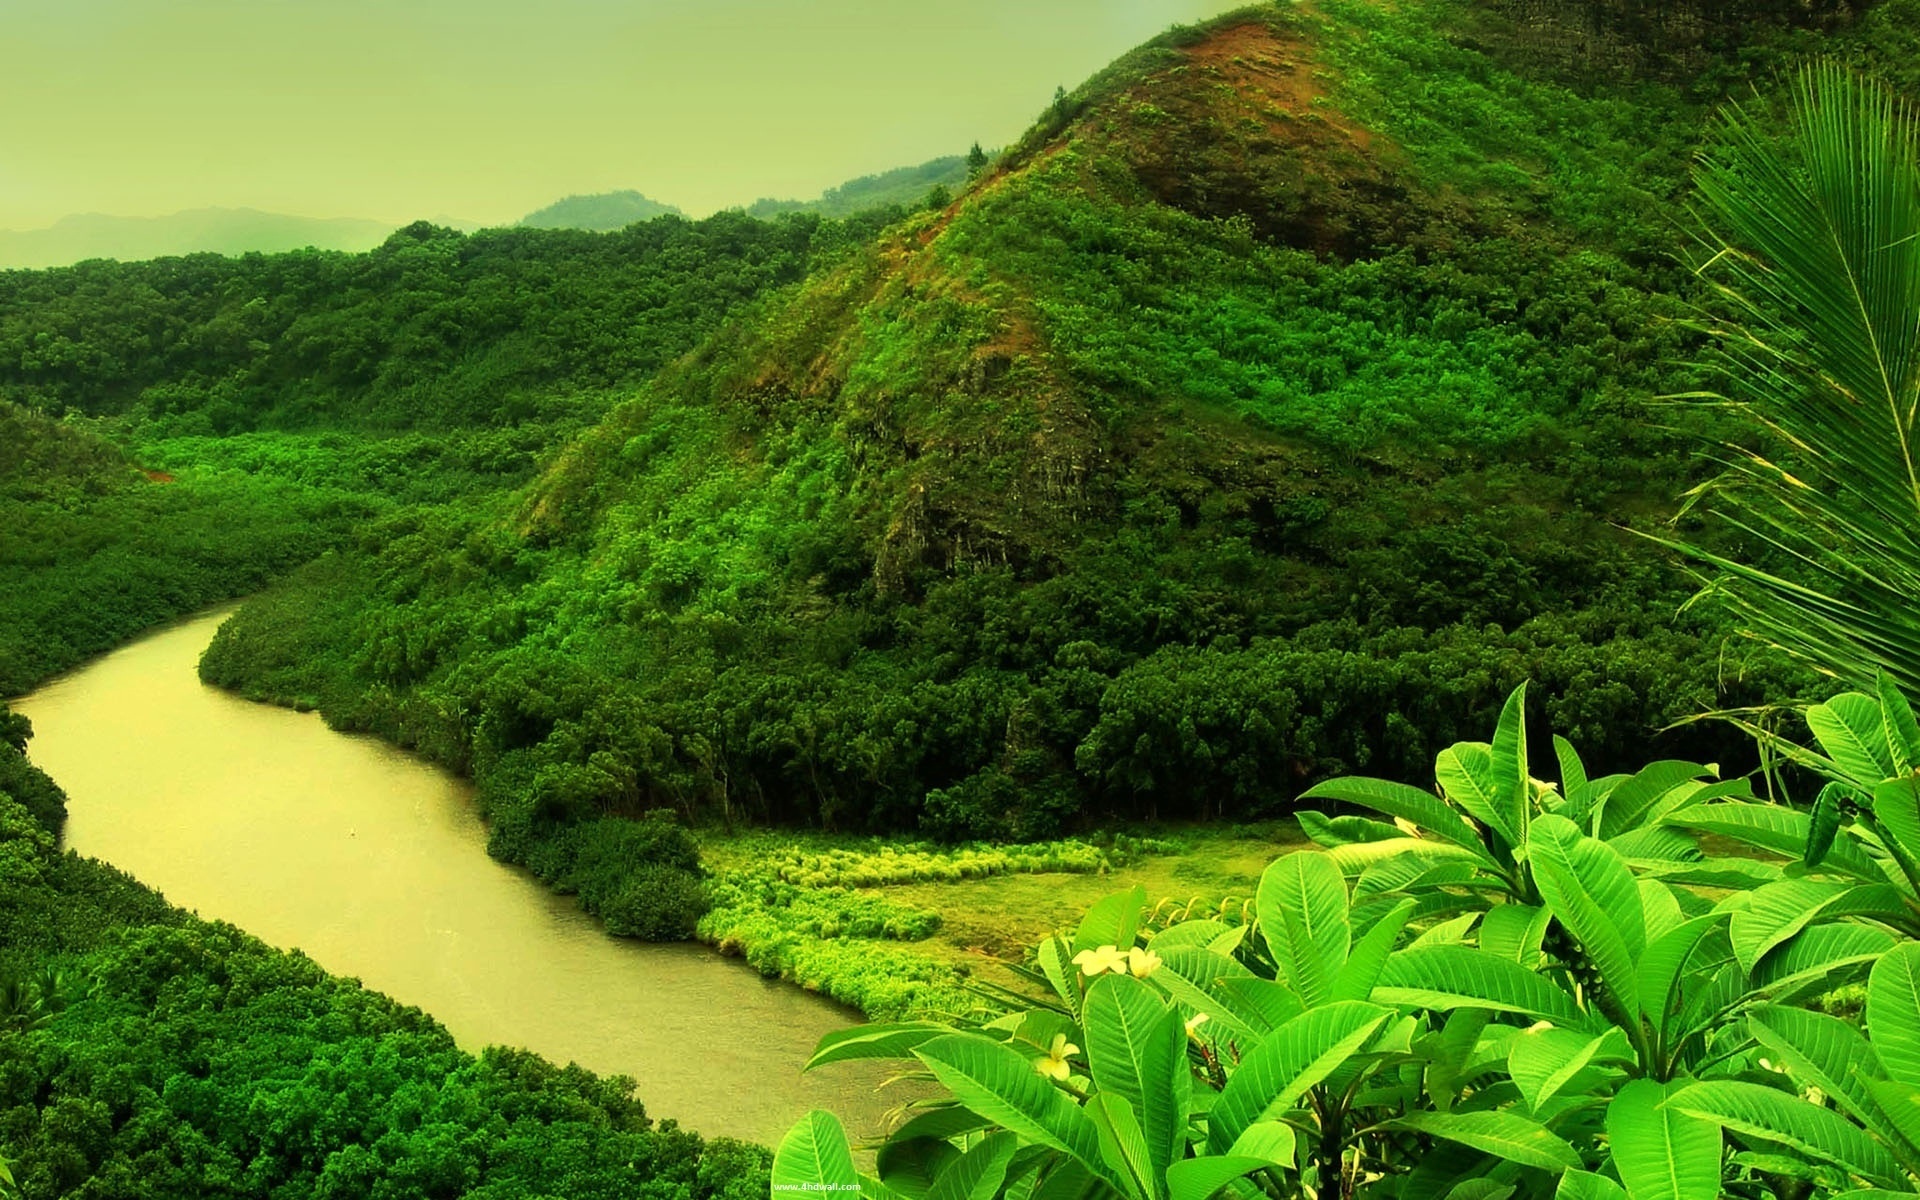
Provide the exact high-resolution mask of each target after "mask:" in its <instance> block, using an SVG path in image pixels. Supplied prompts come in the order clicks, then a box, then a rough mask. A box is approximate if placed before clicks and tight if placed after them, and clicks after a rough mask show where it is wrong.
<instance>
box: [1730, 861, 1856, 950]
mask: <svg viewBox="0 0 1920 1200" xmlns="http://www.w3.org/2000/svg"><path fill="white" fill-rule="evenodd" d="M1851 887H1852V885H1851V884H1846V883H1841V882H1839V881H1836V880H1825V879H1782V880H1781V881H1780V882H1778V883H1770V884H1768V885H1767V886H1765V887H1763V888H1757V889H1755V890H1754V891H1753V892H1751V893H1749V894H1748V898H1747V906H1746V907H1745V908H1743V909H1740V910H1738V911H1736V912H1735V913H1734V914H1733V920H1732V923H1731V924H1730V925H1729V926H1728V929H1727V932H1728V936H1729V937H1731V938H1732V939H1733V953H1734V956H1735V957H1736V958H1738V959H1739V960H1740V966H1741V967H1742V968H1743V969H1744V970H1747V971H1752V970H1753V968H1754V964H1756V963H1758V962H1759V961H1760V956H1761V955H1763V954H1765V953H1766V952H1767V951H1769V950H1771V949H1773V948H1774V947H1775V946H1778V945H1779V944H1780V943H1782V942H1784V941H1786V940H1787V939H1788V938H1790V937H1792V936H1793V935H1794V934H1796V933H1799V932H1800V931H1801V930H1802V929H1804V928H1806V927H1807V925H1808V924H1809V923H1811V922H1812V921H1814V920H1817V919H1818V918H1819V916H1820V911H1821V908H1822V907H1823V906H1824V905H1825V904H1826V903H1827V902H1828V901H1830V900H1833V899H1835V898H1836V897H1838V896H1840V895H1842V894H1843V893H1845V892H1846V891H1848V890H1849V889H1850V888H1851Z"/></svg>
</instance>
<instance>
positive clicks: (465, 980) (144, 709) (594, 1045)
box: [19, 611, 891, 1142]
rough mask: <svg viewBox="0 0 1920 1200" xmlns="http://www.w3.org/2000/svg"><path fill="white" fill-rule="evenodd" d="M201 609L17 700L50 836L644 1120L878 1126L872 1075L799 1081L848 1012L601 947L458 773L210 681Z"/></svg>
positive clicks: (721, 1130) (667, 953)
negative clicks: (40, 778) (48, 810)
mask: <svg viewBox="0 0 1920 1200" xmlns="http://www.w3.org/2000/svg"><path fill="white" fill-rule="evenodd" d="M222 616H223V613H222V612H220V611H215V612H211V613H203V614H201V615H199V616H197V617H194V618H191V619H189V620H186V621H183V622H180V623H177V624H174V625H171V626H168V627H166V628H164V629H162V630H160V631H158V632H156V633H154V634H152V635H150V636H148V637H146V638H143V639H141V640H139V641H136V642H134V643H131V644H129V645H127V646H125V647H123V648H121V649H120V650H118V651H115V652H114V653H112V654H110V655H108V656H106V657H104V658H102V659H99V660H96V661H95V662H93V663H91V664H89V665H87V666H86V667H83V668H81V669H80V670H77V671H75V672H72V673H71V674H68V675H66V676H63V677H62V678H60V679H59V680H56V681H55V682H54V683H52V684H51V685H49V686H48V687H46V688H44V689H42V690H40V691H37V692H35V693H32V694H31V695H30V696H28V697H27V698H25V699H24V700H23V701H22V702H21V703H20V705H19V708H20V711H21V712H22V713H24V714H25V715H26V716H27V717H29V718H30V719H31V720H32V721H33V723H34V726H35V730H36V736H35V739H34V742H33V753H34V757H35V759H36V761H38V762H39V764H40V765H41V766H42V767H43V768H44V769H46V770H47V771H48V772H49V773H50V774H51V775H52V776H53V777H54V778H55V779H56V780H57V781H58V782H59V783H61V784H62V785H63V786H64V787H65V788H66V790H67V791H68V793H69V795H70V797H71V802H70V805H69V811H70V817H69V821H68V825H67V842H68V845H69V846H70V847H71V848H73V849H74V850H76V851H78V852H80V853H81V854H86V855H91V856H94V857H96V858H99V859H101V860H103V861H105V862H108V863H112V864H113V865H114V866H116V867H119V868H121V869H122V870H125V871H128V872H130V873H131V874H132V875H133V876H135V877H136V878H138V879H139V880H141V881H142V882H143V883H145V884H147V885H148V886H150V887H153V888H156V889H157V890H159V891H161V892H163V893H165V895H166V896H167V897H168V899H169V900H171V901H172V902H174V903H175V904H177V905H179V906H181V907H182V908H185V909H189V910H196V911H198V912H199V913H200V914H202V915H203V916H206V917H209V918H217V919H220V920H224V921H231V922H232V923H234V924H235V925H238V926H240V927H242V928H244V929H246V930H247V931H248V932H249V933H251V934H254V935H255V936H258V937H260V938H262V939H264V940H265V941H267V942H268V943H270V944H272V945H275V946H278V947H281V948H283V949H290V948H293V947H298V948H300V949H301V950H303V951H305V952H306V953H307V954H310V955H311V956H312V958H313V959H314V960H315V961H316V962H318V963H319V964H320V966H322V967H324V968H326V969H327V970H328V971H331V972H333V973H335V974H338V975H344V976H352V977H357V978H359V979H361V980H364V981H365V982H366V984H367V985H368V986H369V987H372V988H375V989H378V990H379V991H381V992H384V993H386V994H388V995H391V996H393V997H394V998H395V999H397V1000H399V1001H400V1002H402V1003H404V1004H408V1005H417V1006H418V1007H419V1008H421V1009H424V1010H425V1011H426V1012H428V1013H430V1014H431V1015H432V1016H433V1018H434V1019H435V1020H436V1021H437V1022H439V1023H440V1024H442V1025H444V1026H445V1027H446V1028H447V1029H448V1030H449V1031H450V1032H451V1033H452V1035H453V1037H454V1038H455V1039H456V1040H457V1041H458V1043H459V1044H460V1045H461V1046H462V1047H463V1048H465V1049H466V1050H468V1051H474V1052H477V1051H480V1050H482V1049H484V1048H485V1047H487V1046H490V1045H511V1046H517V1047H525V1048H527V1049H530V1050H533V1051H534V1052H536V1053H539V1054H541V1055H543V1056H545V1057H546V1058H549V1059H551V1060H553V1061H555V1062H559V1063H566V1062H569V1061H572V1062H578V1063H580V1064H581V1065H582V1066H584V1067H587V1068H589V1069H591V1070H594V1071H596V1072H599V1073H601V1074H603V1075H609V1076H612V1075H626V1076H630V1077H633V1078H634V1079H636V1080H638V1081H639V1084H640V1096H641V1097H642V1098H643V1099H644V1100H645V1102H646V1104H647V1107H648V1109H649V1110H650V1111H652V1112H654V1113H657V1114H659V1115H661V1116H664V1117H673V1118H676V1119H678V1120H679V1121H681V1122H682V1123H683V1124H684V1125H686V1126H687V1127H689V1128H693V1129H697V1130H699V1131H701V1132H703V1133H717V1134H725V1135H729V1136H736V1137H744V1138H750V1139H753V1140H757V1141H762V1142H770V1141H772V1140H775V1139H777V1138H778V1136H779V1135H780V1133H782V1132H783V1131H784V1130H785V1129H786V1127H787V1126H789V1125H791V1124H792V1122H793V1121H794V1120H796V1119H797V1118H798V1117H799V1116H800V1115H801V1114H803V1113H805V1112H806V1111H808V1110H809V1109H811V1108H820V1107H824V1108H832V1109H834V1110H835V1111H842V1112H852V1113H855V1114H860V1115H859V1116H856V1118H855V1119H856V1121H861V1120H864V1121H867V1122H870V1123H871V1124H872V1125H873V1126H874V1127H876V1128H877V1126H878V1124H879V1122H880V1120H881V1119H882V1117H883V1116H884V1114H885V1111H886V1109H887V1107H888V1106H889V1105H890V1103H891V1101H890V1100H888V1099H885V1098H881V1097H876V1096H875V1095H874V1094H873V1088H874V1085H875V1084H876V1083H877V1082H878V1081H879V1079H880V1078H881V1077H882V1076H881V1072H879V1071H867V1072H861V1071H859V1070H857V1069H853V1068H849V1069H846V1070H842V1071H834V1072H822V1073H820V1074H818V1075H807V1076H802V1075H801V1074H800V1066H801V1064H803V1063H804V1062H805V1061H806V1058H807V1056H808V1055H809V1054H810V1053H811V1051H812V1049H813V1047H814V1044H815V1043H816V1042H817V1041H818V1039H819V1038H820V1037H821V1036H823V1035H824V1034H826V1033H828V1032H830V1031H832V1030H836V1029H840V1028H844V1027H845V1026H846V1025H848V1024H849V1023H851V1022H853V1021H855V1020H857V1014H855V1013H853V1012H851V1011H849V1010H847V1009H845V1008H841V1007H838V1006H836V1005H832V1004H829V1003H827V1002H825V1001H824V1000H822V999H821V998H820V997H818V996H814V995H807V994H805V993H803V992H802V991H800V990H799V989H795V988H791V987H787V986H785V985H783V984H778V983H774V982H770V981H768V980H766V979H764V978H761V977H758V976H756V975H755V974H754V973H753V972H752V971H749V970H746V969H744V968H743V967H742V966H741V965H740V964H739V963H737V962H728V961H725V960H724V959H722V958H721V957H719V956H717V955H715V954H713V953H712V952H711V951H709V950H706V949H704V948H702V947H698V946H690V945H649V944H644V943H639V942H634V941H630V940H624V939H616V938H611V937H608V936H607V935H606V934H605V933H604V932H603V931H602V930H601V928H600V927H599V925H598V923H597V922H595V921H594V920H593V919H592V918H590V917H588V916H587V915H586V914H584V913H583V912H581V911H580V910H579V909H578V907H577V906H576V905H575V903H574V901H573V900H572V898H570V897H565V896H560V895H557V894H555V893H553V892H551V891H549V890H548V889H547V888H545V887H544V886H542V885H541V884H539V883H538V882H537V881H535V880H534V879H532V878H530V877H529V876H527V875H526V874H525V873H524V872H522V871H519V870H517V869H515V868H511V867H508V866H505V865H503V864H501V863H498V862H495V861H494V860H492V859H490V858H489V857H487V854H486V851H485V845H486V830H485V828H484V826H483V825H482V824H481V822H480V820H479V817H478V816H477V814H476V813H475V811H474V807H473V803H472V797H471V790H470V788H469V787H468V786H467V785H466V784H465V783H464V782H463V781H461V780H458V779H457V778H455V777H453V776H451V775H449V774H448V773H446V772H444V771H441V770H439V769H438V768H435V767H433V766H431V765H430V764H428V763H425V762H423V761H421V760H420V759H418V758H415V757H413V756H411V755H408V754H405V753H402V752H401V751H398V750H396V749H394V748H392V747H390V746H387V745H384V744H382V743H380V742H377V741H375V740H373V739H371V738H364V737H350V736H347V735H343V734H339V733H336V732H334V731H331V730H329V729H327V728H326V726H325V725H324V724H323V723H322V721H321V720H320V718H319V717H318V716H317V715H314V714H311V713H308V714H302V713H296V712H293V711H290V710H287V709H281V708H275V707H271V706H267V705H261V704H255V703H252V702H249V701H245V700H241V699H239V698H238V697H235V696H232V695H230V694H228V693H225V692H221V691H219V690H217V689H215V688H211V687H208V686H206V685H203V684H201V683H200V682H199V680H198V679H197V678H196V677H195V672H194V663H195V660H196V659H197V658H198V656H199V654H200V652H201V650H202V648H204V647H205V645H206V644H207V642H208V640H209V639H210V638H211V637H212V634H213V630H214V629H215V628H216V627H217V626H218V624H219V623H220V621H221V619H222Z"/></svg>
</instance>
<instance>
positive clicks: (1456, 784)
mask: <svg viewBox="0 0 1920 1200" xmlns="http://www.w3.org/2000/svg"><path fill="white" fill-rule="evenodd" d="M1433 777H1434V780H1435V782H1437V783H1438V784H1439V785H1440V790H1441V791H1442V792H1443V793H1444V794H1445V795H1446V798H1447V799H1449V800H1451V801H1453V802H1454V803H1455V804H1457V805H1459V806H1460V807H1461V808H1464V809H1466V810H1467V812H1468V813H1469V814H1470V815H1471V816H1472V817H1473V819H1474V820H1476V821H1478V822H1480V823H1481V824H1482V825H1484V826H1486V827H1487V828H1489V829H1491V830H1493V831H1494V832H1495V833H1498V834H1499V835H1500V836H1501V837H1503V838H1505V839H1506V842H1507V845H1509V846H1518V845H1519V844H1520V831H1519V829H1518V828H1516V827H1515V826H1514V825H1513V823H1512V822H1511V821H1510V820H1509V819H1508V814H1507V810H1506V806H1505V804H1504V803H1503V798H1502V796H1501V794H1500V785H1499V784H1498V783H1497V782H1496V781H1495V780H1494V777H1493V747H1491V746H1489V745H1487V744H1486V743H1485V742H1456V743H1455V744H1453V745H1452V746H1449V747H1447V748H1446V749H1445V750H1442V751H1441V752H1440V754H1439V756H1438V757H1437V758H1435V759H1434V763H1433Z"/></svg>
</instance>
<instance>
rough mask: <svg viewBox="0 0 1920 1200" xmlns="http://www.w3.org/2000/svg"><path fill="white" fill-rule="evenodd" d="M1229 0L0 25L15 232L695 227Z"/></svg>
mask: <svg viewBox="0 0 1920 1200" xmlns="http://www.w3.org/2000/svg"><path fill="white" fill-rule="evenodd" d="M1232 7H1236V3H1235V0H675V2H669V0H542V2H540V3H526V2H515V0H178V2H175V0H0V229H27V228H34V227H38V226H44V225H47V224H50V223H51V222H53V221H54V220H57V219H58V218H59V217H61V216H64V215H66V214H68V213H74V212H108V213H114V214H119V215H126V216H153V215H159V214H162V213H168V212H173V211H176V210H179V209H183V208H196V207H202V206H207V205H224V206H236V207H238V206H246V207H253V208H262V209H269V210H273V211H279V212H289V213H297V214H300V215H304V216H315V217H334V216H352V217H372V218H378V219H383V220H393V221H401V220H411V219H414V218H417V217H439V216H451V217H458V218H463V219H467V220H473V221H480V222H484V223H498V222H507V221H512V220H515V219H517V218H519V217H520V216H522V215H524V214H526V213H527V212H529V211H531V210H533V209H535V208H538V207H540V206H542V205H544V204H546V203H548V202H550V201H552V200H554V199H557V198H559V197H560V196H562V195H565V194H567V193H572V192H597V191H607V190H611V189H615V188H628V187H630V188H637V189H639V190H640V191H643V192H645V193H647V194H648V195H650V196H652V197H654V198H655V199H657V200H662V201H666V202H668V203H671V204H677V205H679V206H681V207H682V208H684V209H686V210H688V211H689V212H692V213H695V214H703V213H706V212H709V211H711V210H713V209H715V208H721V207H726V206H728V205H734V204H745V203H747V202H750V201H752V200H754V199H755V198H757V197H760V196H780V197H785V196H811V195H814V194H817V193H818V192H819V191H820V190H821V189H822V188H824V187H827V186H830V185H832V184H836V183H839V182H841V181H843V180H845V179H848V178H850V177H852V176H856V175H864V174H869V173H871V172H874V171H878V170H883V169H886V168H888V167H894V166H903V165H906V164H910V163H916V162H921V161H924V160H926V159H928V158H933V157H937V156H939V155H941V154H954V153H964V152H965V150H966V148H967V146H968V145H969V144H970V143H972V142H973V141H975V140H978V141H980V142H982V143H985V144H986V145H989V146H993V145H998V144H1001V143H1004V142H1007V141H1009V140H1011V139H1012V138H1014V137H1015V136H1017V135H1018V134H1019V133H1020V132H1021V131H1022V130H1023V129H1025V128H1026V126H1027V125H1028V124H1029V123H1030V122H1031V120H1032V119H1033V118H1034V117H1035V116H1036V115H1037V114H1038V113H1039V111H1040V110H1041V109H1042V108H1043V107H1044V106H1045V104H1046V102H1047V100H1048V99H1049V98H1050V97H1051V95H1052V94H1053V89H1054V87H1055V85H1057V84H1065V85H1067V86H1069V87H1071V86H1072V85H1074V84H1076V83H1078V82H1079V81H1080V80H1081V79H1083V78H1085V77H1086V76H1087V75H1089V74H1091V73H1092V72H1093V71H1095V70H1097V69H1099V68H1100V67H1101V66H1103V65H1105V64H1106V63H1107V62H1108V61H1110V60H1111V59H1113V58H1114V57H1115V56H1117V55H1118V54H1120V53H1121V52H1123V51H1125V50H1126V49H1128V48H1129V47H1131V46H1133V45H1136V44H1138V43H1139V42H1141V41H1144V40H1145V39H1146V38H1148V37H1150V36H1152V35H1153V34H1155V33H1157V32H1159V31H1161V30H1163V29H1165V28H1166V27H1167V26H1168V25H1170V24H1172V23H1174V22H1176V21H1191V20H1196V19H1199V18H1202V17H1205V16H1209V15H1212V14H1214V13H1217V12H1222V11H1225V10H1227V9H1229V8H1232Z"/></svg>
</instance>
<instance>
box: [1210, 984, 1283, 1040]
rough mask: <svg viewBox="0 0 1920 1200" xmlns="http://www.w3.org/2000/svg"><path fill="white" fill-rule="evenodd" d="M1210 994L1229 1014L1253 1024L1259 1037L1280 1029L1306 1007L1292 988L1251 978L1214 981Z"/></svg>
mask: <svg viewBox="0 0 1920 1200" xmlns="http://www.w3.org/2000/svg"><path fill="white" fill-rule="evenodd" d="M1213 994H1214V995H1215V996H1217V997H1218V998H1219V999H1221V1000H1222V1001H1224V1002H1226V1003H1227V1004H1229V1005H1231V1006H1232V1008H1233V1011H1234V1012H1236V1013H1238V1014H1239V1015H1240V1016H1241V1017H1242V1018H1243V1019H1244V1020H1246V1021H1247V1022H1248V1023H1249V1024H1252V1025H1256V1026H1257V1027H1258V1029H1259V1031H1260V1033H1261V1034H1262V1035H1264V1034H1266V1033H1268V1032H1269V1031H1271V1030H1275V1029H1278V1028H1280V1026H1282V1025H1285V1024H1286V1023H1287V1022H1288V1021H1291V1020H1293V1019H1294V1018H1295V1017H1297V1016H1299V1015H1300V1014H1301V1013H1302V1012H1304V1011H1306V1005H1304V1004H1302V1003H1301V1002H1300V997H1298V996H1296V995H1294V993H1293V989H1292V988H1289V987H1288V986H1287V985H1286V984H1284V983H1280V982H1278V981H1276V980H1272V979H1260V978H1256V977H1255V976H1252V975H1248V976H1244V977H1241V976H1235V977H1233V978H1231V979H1220V980H1216V981H1215V982H1214V985H1213Z"/></svg>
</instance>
